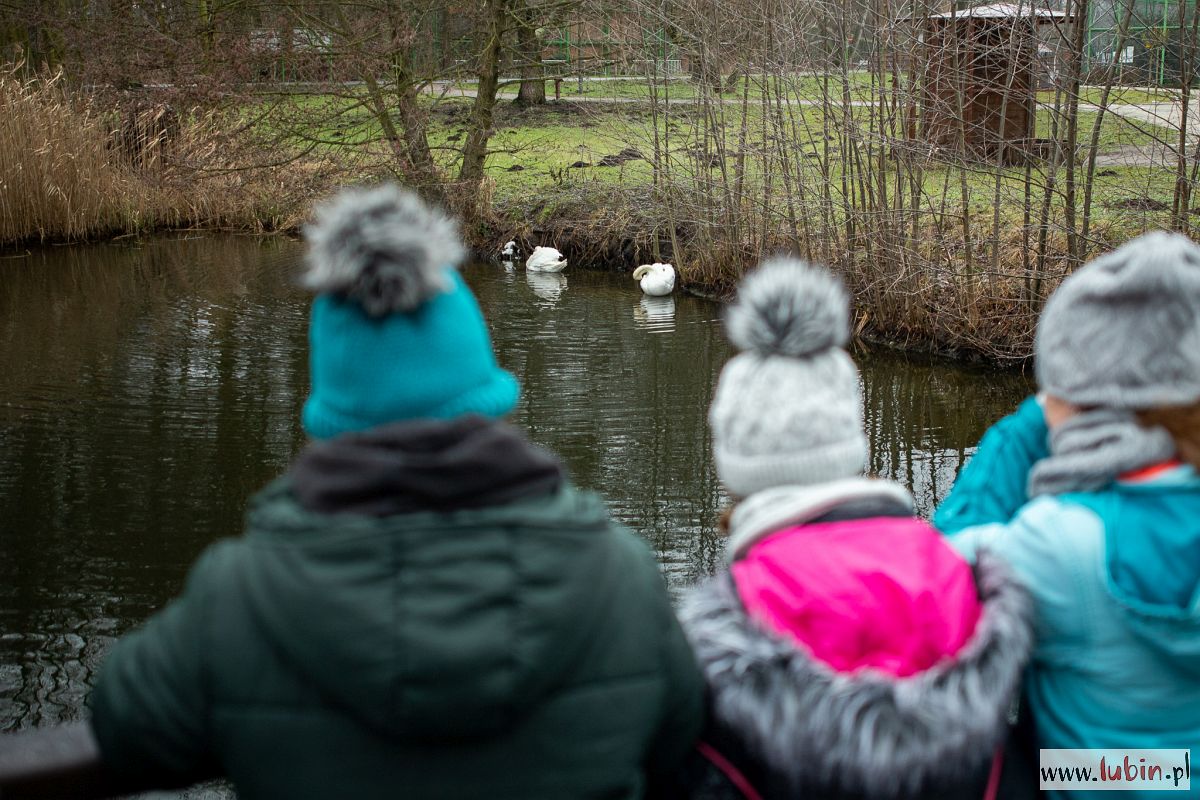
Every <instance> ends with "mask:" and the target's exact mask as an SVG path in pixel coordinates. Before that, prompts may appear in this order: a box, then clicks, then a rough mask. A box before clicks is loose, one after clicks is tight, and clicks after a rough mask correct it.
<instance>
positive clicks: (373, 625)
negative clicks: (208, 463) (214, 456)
mask: <svg viewBox="0 0 1200 800" xmlns="http://www.w3.org/2000/svg"><path fill="white" fill-rule="evenodd" d="M455 425H460V426H461V424H460V423H424V426H425V428H426V429H427V428H436V429H437V434H438V436H440V437H441V438H442V440H445V439H446V438H447V433H448V431H449V440H450V442H451V444H450V445H446V446H443V445H444V444H445V442H444V441H438V442H435V443H434V444H432V445H431V444H430V442H429V437H428V436H425V432H424V431H423V430H417V431H416V433H415V434H414V432H413V426H412V425H411V424H409V425H407V426H392V427H393V430H392V431H391V432H390V433H389V434H387V435H386V436H384V437H382V438H383V439H384V441H382V442H381V437H380V436H379V434H378V433H376V432H368V434H365V435H363V434H358V435H353V436H351V437H343V438H344V439H346V440H347V441H350V442H351V443H352V444H353V446H352V447H350V448H346V447H345V446H343V445H340V444H339V440H331V443H325V444H321V445H315V446H314V447H315V448H325V449H324V450H323V451H320V452H322V453H323V454H324V457H325V459H324V463H322V464H319V465H318V467H317V468H316V470H315V475H316V477H315V478H314V471H313V470H312V469H310V470H308V472H307V473H305V472H304V470H303V469H301V472H300V474H297V471H296V470H293V472H292V473H291V474H289V475H287V476H284V477H283V478H281V479H280V480H279V481H277V482H275V483H274V484H272V485H271V486H269V487H268V488H267V489H265V490H264V491H263V492H262V493H261V494H259V495H258V496H257V497H256V498H255V499H254V500H253V502H252V504H251V508H250V511H249V514H248V520H247V530H246V533H245V535H244V536H242V537H241V538H238V539H234V540H228V541H224V542H221V543H218V544H216V545H215V546H213V547H212V548H210V549H209V550H208V551H207V552H206V553H205V554H204V555H203V556H202V557H201V559H200V560H199V562H198V563H197V564H196V565H195V567H194V568H193V570H192V572H191V575H190V576H189V578H188V581H187V587H186V589H185V591H184V594H183V596H182V597H180V598H178V599H177V600H175V601H174V602H173V603H171V604H170V606H169V607H167V608H166V609H165V610H164V611H162V612H161V613H159V614H158V615H157V616H155V617H154V618H152V619H151V620H150V621H149V622H148V623H146V625H145V626H144V627H142V628H141V629H140V630H138V631H136V632H135V633H133V634H131V635H129V636H127V637H125V638H123V639H122V640H121V641H120V642H118V643H117V644H116V645H115V647H114V649H113V651H112V653H111V655H110V657H109V658H108V660H107V661H106V663H105V665H104V667H103V668H102V671H101V674H100V677H99V679H98V682H97V685H96V687H95V689H94V692H93V695H92V698H91V704H92V726H93V729H94V731H95V734H96V737H97V739H98V741H99V743H100V750H101V755H102V758H103V760H104V762H105V765H106V766H107V767H108V768H109V769H110V770H113V771H114V772H115V773H117V774H119V775H120V776H122V777H123V778H124V779H126V780H128V781H130V782H131V783H132V784H133V785H135V786H141V787H147V788H149V787H166V786H177V785H183V784H187V783H191V782H195V781H197V780H201V779H205V778H209V777H215V776H225V777H227V778H229V779H230V780H231V781H232V782H233V783H234V785H235V786H236V788H237V790H238V793H239V796H240V797H242V798H245V799H246V800H253V798H263V797H280V798H293V799H294V798H308V797H313V798H318V797H319V798H330V797H347V798H374V797H381V798H382V797H388V798H405V799H408V798H446V799H447V800H449V799H450V798H509V797H511V798H556V799H560V800H561V799H565V798H593V797H594V798H637V797H641V796H644V795H645V794H647V793H648V792H650V791H651V789H652V788H653V787H654V786H656V785H657V783H658V782H659V781H666V780H669V779H670V776H671V775H672V773H673V772H674V770H675V768H676V766H677V764H678V763H679V762H680V761H681V759H682V757H683V756H684V755H685V754H686V752H687V750H688V749H689V747H690V746H691V744H692V742H693V740H694V738H695V736H696V734H697V732H698V729H699V726H700V715H701V710H700V709H701V703H702V698H701V693H702V689H701V680H700V677H699V674H698V672H697V668H696V665H695V662H694V660H693V657H692V654H691V651H690V650H689V648H688V646H687V644H686V642H685V640H684V639H683V636H682V634H681V632H680V629H679V626H678V624H677V623H676V620H675V617H674V615H673V613H672V610H671V607H670V603H669V600H668V597H667V594H666V591H665V587H664V585H663V581H662V578H661V576H660V574H659V571H658V567H657V565H656V562H655V560H654V558H653V556H652V554H651V553H650V551H649V550H648V548H647V547H646V546H645V545H644V544H643V543H642V542H641V540H639V539H638V538H637V537H636V536H634V535H633V534H631V533H630V532H628V531H626V530H624V529H622V528H620V527H617V526H615V525H614V524H612V523H611V522H610V521H609V519H608V515H607V513H606V510H605V508H604V505H603V504H602V502H601V501H600V500H599V498H597V497H596V496H594V495H592V494H590V493H587V492H582V491H578V490H576V489H574V488H572V487H571V486H570V485H569V484H568V483H567V482H566V481H565V478H563V479H561V480H554V481H551V482H550V485H549V486H548V485H547V483H546V479H545V470H544V469H543V470H542V473H541V474H540V476H539V477H537V478H536V479H534V478H531V479H529V480H526V476H525V475H522V474H513V470H514V468H511V465H512V463H513V461H514V458H513V454H514V453H516V454H517V456H520V454H521V453H522V452H525V453H527V454H528V453H533V456H534V457H535V460H536V458H537V457H539V456H538V455H537V453H536V452H534V451H535V450H536V448H532V446H530V445H528V444H526V443H525V442H524V440H523V439H520V437H519V435H517V434H516V433H515V432H513V431H512V430H511V429H508V428H506V426H501V427H497V424H496V423H491V422H484V421H482V420H479V419H476V420H474V421H472V422H471V425H473V426H475V427H474V428H473V430H472V431H468V432H467V433H466V434H463V435H462V436H459V433H458V432H457V431H456V430H455V428H454V426H455ZM439 426H441V427H439ZM447 426H448V427H447ZM417 427H418V428H420V427H421V426H417ZM480 431H482V432H484V434H482V435H486V436H487V437H490V443H489V444H488V445H487V446H486V447H484V448H482V449H483V450H485V451H486V452H484V453H483V455H480V454H479V452H478V451H479V450H480V448H475V450H476V451H477V452H475V454H474V455H467V456H464V455H463V452H464V451H467V452H469V451H471V449H472V447H471V444H472V440H473V439H477V438H478V437H479V436H480V435H481V434H480ZM372 437H374V438H372ZM435 438H436V437H435ZM414 439H416V440H418V444H417V445H413V440H414ZM338 447H342V449H341V450H340V451H339V450H338V449H337V448H338ZM331 448H332V449H331ZM406 448H408V450H407V451H406ZM522 448H525V449H524V450H522ZM312 449H313V448H310V450H312ZM431 452H432V458H433V460H434V461H435V462H436V463H431V461H430V458H431V456H430V453H431ZM397 453H399V454H400V457H399V458H398V457H397ZM406 453H407V455H411V454H413V453H416V454H417V455H419V456H420V457H419V458H408V457H407V455H406ZM515 460H516V461H520V458H516V459H515ZM311 461H312V459H310V462H311ZM318 461H319V459H318ZM300 463H301V466H302V467H303V463H304V457H303V456H302V458H301V462H300ZM554 463H557V462H554ZM506 464H507V465H508V466H506ZM310 466H311V464H310ZM543 466H544V465H543ZM360 468H361V469H360ZM356 470H357V472H356ZM517 471H518V472H519V470H517ZM397 475H400V476H401V477H400V478H399V479H397V478H396V476H397ZM456 475H458V476H461V477H462V478H463V484H462V485H467V486H470V490H471V496H473V497H489V496H490V497H492V498H493V500H494V499H496V498H503V499H504V500H506V501H507V502H502V503H499V504H495V503H493V504H490V505H487V506H486V507H467V508H464V507H462V506H463V505H471V504H470V503H469V502H466V501H464V500H462V498H460V499H459V500H458V501H456V500H455V499H454V498H452V497H451V498H447V497H446V496H445V495H444V490H445V486H446V485H447V484H448V483H449V482H451V481H452V480H453V479H454V478H455V476H456ZM430 476H436V477H437V479H436V480H431V479H430ZM481 482H482V484H483V485H481ZM302 483H303V484H304V486H305V487H307V488H305V489H304V491H303V492H300V491H298V489H297V487H298V486H300V485H301V484H302ZM455 485H457V484H455ZM313 486H316V487H317V488H316V489H313V488H312V487H313ZM330 486H332V487H333V488H332V489H330V488H329V487H330ZM489 492H490V494H489ZM298 495H300V496H298ZM435 495H436V496H435ZM301 496H303V499H301ZM397 498H399V499H397ZM423 506H424V507H425V508H424V509H423V510H422V507H423ZM314 507H316V508H319V509H320V510H313V509H314ZM363 509H369V510H370V513H362V510H363ZM397 511H399V512H401V513H395V512H397Z"/></svg>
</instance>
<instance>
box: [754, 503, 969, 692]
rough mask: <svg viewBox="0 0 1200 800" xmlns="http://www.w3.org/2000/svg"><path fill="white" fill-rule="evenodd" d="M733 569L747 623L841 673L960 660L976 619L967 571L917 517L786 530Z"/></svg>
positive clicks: (900, 671) (898, 671)
mask: <svg viewBox="0 0 1200 800" xmlns="http://www.w3.org/2000/svg"><path fill="white" fill-rule="evenodd" d="M731 571H732V573H733V579H734V582H735V583H736V585H737V591H738V594H739V595H740V596H741V598H742V602H743V603H744V605H745V607H746V611H747V613H748V614H749V615H750V616H751V617H753V618H755V619H757V620H759V622H761V623H763V624H765V625H766V626H767V627H769V628H770V629H772V630H774V631H776V632H777V633H781V634H784V635H785V636H787V637H789V638H791V639H792V640H794V641H795V642H797V643H799V644H801V645H803V646H804V647H805V648H807V649H808V650H809V651H810V653H811V654H812V656H813V657H814V658H816V659H817V660H819V661H822V662H824V663H825V664H828V665H829V666H830V667H832V668H833V669H835V670H836V671H838V672H855V671H857V670H859V669H862V668H865V667H871V668H874V669H877V670H881V671H883V672H886V673H888V674H890V675H895V676H897V677H906V676H908V675H912V674H915V673H917V672H921V671H923V670H927V669H929V668H930V667H932V666H933V665H934V664H936V663H938V662H939V661H941V660H943V659H945V658H950V657H953V656H954V655H955V654H957V653H958V652H959V650H961V649H962V647H963V645H964V644H965V643H966V642H967V640H968V639H970V638H971V634H972V633H973V632H974V631H975V624H976V622H977V621H978V620H979V614H980V604H979V597H978V593H977V592H976V589H975V580H974V577H973V575H972V572H971V567H970V566H969V565H968V564H967V562H966V561H965V560H964V559H963V558H962V557H961V556H960V555H959V554H958V553H957V552H955V551H954V549H953V548H951V547H950V546H949V545H948V544H946V542H945V539H944V538H943V537H942V536H941V535H939V534H938V533H937V531H935V530H934V529H933V528H931V527H930V526H929V525H928V524H927V523H926V522H924V521H922V520H920V519H917V518H915V517H870V518H866V519H852V520H846V521H842V522H823V523H817V524H810V525H801V526H792V527H788V528H785V529H783V530H781V531H778V532H776V533H773V534H770V535H769V536H766V537H765V538H763V539H760V540H759V541H757V542H755V543H754V544H753V545H751V546H750V548H749V550H748V551H747V552H746V554H745V556H744V557H742V558H741V559H740V560H739V561H737V562H735V563H734V564H733V565H732V567H731Z"/></svg>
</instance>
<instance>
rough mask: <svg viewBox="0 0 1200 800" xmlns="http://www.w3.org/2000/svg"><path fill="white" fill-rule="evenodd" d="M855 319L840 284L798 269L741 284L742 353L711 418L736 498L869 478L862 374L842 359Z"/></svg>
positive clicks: (734, 313) (785, 265) (798, 265)
mask: <svg viewBox="0 0 1200 800" xmlns="http://www.w3.org/2000/svg"><path fill="white" fill-rule="evenodd" d="M849 313H850V312H849V298H848V297H847V295H846V291H845V289H844V288H843V287H842V285H841V283H840V282H839V281H838V280H837V279H836V278H834V277H833V276H832V275H830V274H829V273H828V272H827V271H825V270H823V269H819V268H815V267H812V266H809V265H808V264H806V263H804V262H802V261H799V260H795V259H775V260H772V261H768V262H766V263H764V264H763V265H762V266H760V267H759V268H758V269H757V270H755V271H754V272H753V273H752V274H751V275H750V276H749V277H747V278H746V279H745V280H744V281H743V282H742V285H741V287H740V290H739V293H738V298H737V300H736V301H735V302H734V303H733V305H731V306H730V308H729V310H728V313H727V315H726V329H727V331H728V334H729V338H730V340H731V341H732V342H733V344H734V345H736V346H737V347H739V348H740V349H742V350H744V351H745V352H743V353H741V354H739V355H737V356H735V357H734V358H732V359H730V361H729V363H728V364H726V366H725V368H724V369H723V370H722V371H721V378H720V380H719V381H718V384H717V390H716V394H715V396H714V398H713V403H712V407H711V408H710V409H709V423H710V425H711V426H712V432H713V455H714V459H715V461H716V466H717V472H718V474H719V475H720V477H721V481H722V482H723V483H724V484H725V486H726V488H728V489H729V491H730V492H732V493H733V494H734V495H736V496H738V497H747V496H749V495H751V494H753V493H755V492H758V491H761V490H763V489H767V488H771V487H773V486H781V485H787V484H813V483H821V482H824V481H829V480H835V479H838V478H846V477H850V476H852V475H857V474H859V473H861V472H862V470H863V468H864V467H865V465H866V456H867V441H866V437H865V436H864V434H863V430H862V407H861V403H860V400H859V381H858V370H857V369H856V368H855V366H854V362H853V361H852V360H851V359H850V357H849V356H848V355H847V354H846V352H845V351H844V350H842V349H841V345H843V344H845V342H846V341H847V340H848V339H849V334H850V331H849Z"/></svg>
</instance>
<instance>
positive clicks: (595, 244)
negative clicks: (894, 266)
mask: <svg viewBox="0 0 1200 800" xmlns="http://www.w3.org/2000/svg"><path fill="white" fill-rule="evenodd" d="M302 229H303V219H302V218H300V217H299V216H298V215H288V216H287V217H285V218H284V221H281V220H280V218H279V217H276V218H274V219H272V220H255V221H254V224H245V225H229V224H213V225H208V224H205V223H203V222H200V223H193V224H189V225H186V226H170V225H159V226H145V227H138V228H137V229H136V230H132V231H130V230H126V231H112V232H110V233H107V234H97V235H92V236H88V237H83V238H70V239H56V238H53V237H42V238H37V237H29V238H26V239H24V240H22V241H17V242H13V241H10V242H4V243H0V263H3V261H4V260H7V259H11V258H19V257H20V256H21V255H22V251H24V252H25V253H28V252H30V248H32V247H57V246H64V245H90V244H103V243H106V242H117V241H124V240H128V239H140V238H150V237H153V236H166V235H171V234H184V233H192V234H196V233H199V234H207V235H214V234H227V235H239V236H259V237H274V236H284V237H288V238H292V239H298V238H300V236H301V232H302ZM464 238H465V239H466V242H467V244H468V246H469V247H470V248H471V252H472V254H473V256H474V257H475V258H477V259H479V260H483V261H489V260H495V259H496V254H497V253H498V252H499V250H500V248H501V247H502V246H503V244H504V243H505V242H507V241H509V240H510V239H513V240H515V241H517V243H518V245H520V246H521V247H522V249H523V251H524V252H526V253H528V252H529V251H530V250H531V249H532V248H533V247H534V246H535V245H539V244H542V245H552V246H554V247H557V248H558V249H559V250H561V251H562V252H563V254H564V255H565V256H566V257H567V259H568V261H569V262H570V264H571V265H572V266H574V267H576V268H579V269H586V270H589V271H600V272H617V273H625V274H628V273H632V272H633V270H634V269H636V268H637V267H638V266H639V265H640V264H643V263H647V262H649V261H653V260H664V261H668V262H669V261H671V260H672V256H671V252H672V246H671V241H670V238H669V237H668V236H665V235H663V234H661V233H660V232H656V231H652V230H641V231H634V232H632V233H630V232H628V231H626V232H625V233H624V234H623V235H622V236H620V237H614V236H613V235H612V234H611V231H608V230H602V231H597V230H595V229H594V228H593V226H591V225H589V223H588V222H587V221H586V220H579V219H574V218H565V219H550V220H544V221H541V222H539V223H537V224H533V223H531V222H530V221H529V220H528V219H521V220H517V219H512V218H508V217H502V216H493V217H492V218H491V219H489V220H487V221H486V222H482V223H480V224H478V225H476V226H474V227H472V228H469V229H467V230H466V231H465V232H464ZM735 285H736V278H734V277H732V276H730V277H725V278H718V279H715V280H714V279H704V278H703V277H696V276H694V275H688V272H687V270H686V269H683V270H681V271H680V275H679V282H678V288H677V291H681V292H683V293H685V294H688V295H691V296H694V297H699V298H703V299H705V300H711V301H714V302H718V303H725V302H728V301H729V300H730V299H732V296H733V292H734V287H735ZM849 288H850V292H851V297H852V313H853V314H854V319H852V321H851V322H852V330H853V334H854V338H856V339H858V340H860V341H862V342H864V343H866V344H868V345H870V346H872V347H882V348H886V349H888V350H891V351H894V352H897V353H904V354H911V355H919V356H923V357H934V358H937V359H942V360H947V361H951V362H955V363H961V364H966V365H973V366H984V367H992V368H1001V369H1005V370H1017V371H1020V370H1023V369H1025V368H1027V367H1028V365H1029V364H1030V363H1031V361H1032V356H1033V354H1032V348H1030V349H1029V352H1027V353H1017V354H1015V355H1010V356H1005V357H1004V358H996V357H995V356H994V354H993V352H990V351H989V350H988V349H986V348H988V347H991V346H992V345H993V344H994V343H984V345H985V346H984V347H978V348H972V347H964V346H962V345H957V344H954V343H952V342H949V341H947V340H945V339H943V338H940V337H938V336H937V335H932V334H921V333H918V332H914V331H913V330H911V329H910V330H908V331H904V332H902V331H899V330H891V329H889V328H888V327H886V326H880V325H878V324H875V323H874V322H873V321H872V315H871V314H870V312H869V311H867V310H864V306H865V305H866V303H865V302H864V298H862V297H861V296H859V293H858V292H856V291H855V286H854V285H853V284H852V283H850V286H849ZM876 299H878V298H876ZM1035 321H1036V315H1032V318H1031V319H1029V320H1028V321H1027V323H1028V324H1029V325H1032V324H1033V322H1035Z"/></svg>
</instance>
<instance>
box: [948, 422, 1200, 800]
mask: <svg viewBox="0 0 1200 800" xmlns="http://www.w3.org/2000/svg"><path fill="white" fill-rule="evenodd" d="M1047 454H1048V447H1047V429H1046V423H1045V419H1044V417H1043V414H1042V411H1041V408H1040V407H1039V406H1038V404H1037V402H1036V401H1035V400H1034V399H1033V398H1030V399H1029V400H1027V401H1026V402H1025V403H1024V404H1022V406H1021V407H1020V408H1019V409H1018V410H1017V412H1016V413H1014V414H1012V415H1011V416H1009V417H1006V418H1005V419H1003V420H1001V421H1000V422H999V423H997V424H996V425H995V426H994V427H993V428H992V429H991V430H990V431H988V433H987V434H986V435H985V436H984V438H983V441H982V442H981V443H980V445H979V450H978V452H977V453H976V454H975V456H974V458H973V459H972V460H971V462H970V463H969V464H967V466H966V468H965V469H964V470H963V472H962V475H961V476H960V477H959V479H958V482H957V483H956V484H955V486H954V489H953V490H952V491H951V493H950V496H949V497H947V498H946V500H945V502H943V503H942V505H941V507H939V508H938V510H937V513H936V514H935V516H934V524H935V525H936V526H937V527H938V528H939V529H940V530H942V531H943V532H944V533H946V534H948V535H950V537H951V541H952V543H953V544H954V545H955V547H957V548H958V549H959V550H960V551H961V552H962V553H963V554H964V555H965V556H967V557H968V558H973V557H974V555H975V553H976V551H978V550H980V549H982V548H986V549H988V550H990V551H992V552H995V553H998V554H999V555H1001V556H1002V557H1003V558H1005V559H1006V560H1007V561H1008V562H1009V563H1010V564H1011V565H1012V567H1013V569H1014V570H1015V571H1016V573H1017V575H1018V577H1019V578H1020V579H1021V580H1022V581H1023V582H1024V583H1025V584H1026V586H1027V587H1028V588H1029V590H1030V592H1031V593H1032V595H1033V597H1034V603H1035V607H1036V608H1035V632H1036V637H1037V644H1036V646H1035V649H1034V654H1033V659H1032V662H1031V666H1030V668H1029V672H1028V675H1027V678H1026V681H1027V682H1026V689H1025V694H1026V696H1027V698H1028V702H1029V706H1030V709H1031V711H1032V713H1033V716H1034V720H1035V723H1036V726H1037V732H1038V739H1039V745H1040V747H1043V748H1114V749H1115V748H1175V749H1183V748H1196V750H1195V751H1194V752H1195V753H1197V754H1200V476H1197V474H1196V472H1195V471H1194V470H1193V469H1192V468H1191V467H1188V466H1179V467H1175V468H1173V469H1169V470H1166V471H1163V472H1159V473H1157V474H1155V475H1154V476H1153V477H1146V478H1138V479H1128V480H1126V479H1122V480H1118V481H1116V482H1114V483H1113V484H1111V485H1109V486H1108V487H1106V488H1104V489H1102V490H1099V491H1095V492H1086V493H1077V494H1065V495H1059V496H1041V497H1037V498H1035V499H1032V500H1030V499H1029V498H1028V497H1027V496H1026V480H1027V477H1028V474H1029V469H1030V467H1032V466H1033V464H1034V463H1035V462H1036V461H1038V460H1039V459H1041V458H1043V457H1045V456H1046V455H1047ZM1193 781H1194V783H1193V784H1192V786H1193V789H1192V792H1191V793H1189V794H1188V795H1187V796H1200V776H1195V777H1194V778H1193ZM1090 794H1092V793H1082V792H1071V793H1069V794H1064V797H1068V798H1071V799H1072V800H1076V799H1077V798H1082V797H1086V796H1088V795H1090ZM1096 796H1097V797H1106V796H1109V795H1108V794H1107V793H1105V794H1103V795H1100V794H1097V795H1096ZM1123 796H1125V797H1137V796H1139V793H1136V792H1131V793H1127V794H1125V795H1123ZM1145 796H1147V797H1149V796H1150V795H1149V794H1146V795H1145ZM1155 796H1158V795H1157V794H1156V795H1155ZM1170 796H1183V795H1181V794H1176V795H1170Z"/></svg>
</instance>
